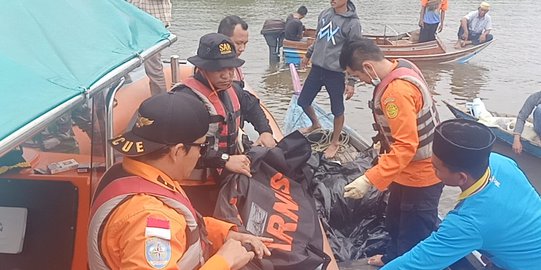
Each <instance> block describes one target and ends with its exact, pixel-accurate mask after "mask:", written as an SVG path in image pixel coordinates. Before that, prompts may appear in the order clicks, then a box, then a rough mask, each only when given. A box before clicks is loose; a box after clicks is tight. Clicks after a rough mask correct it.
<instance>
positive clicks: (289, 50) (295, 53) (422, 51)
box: [283, 29, 494, 65]
mask: <svg viewBox="0 0 541 270" xmlns="http://www.w3.org/2000/svg"><path fill="white" fill-rule="evenodd" d="M304 35H305V37H306V38H304V39H303V40H301V41H290V40H284V43H283V46H284V48H283V55H284V61H285V63H286V64H289V63H293V64H295V65H298V64H299V63H300V60H301V59H302V57H303V56H304V55H305V54H306V50H307V49H308V47H310V46H311V45H312V44H313V43H314V40H315V37H316V31H315V29H307V30H306V31H305V33H304ZM418 36H419V30H415V31H410V32H406V33H401V34H398V33H397V34H394V35H387V34H386V31H385V32H384V34H383V35H372V34H367V35H363V37H365V38H368V39H372V40H374V42H375V43H376V44H377V45H378V46H379V47H380V49H381V51H382V52H383V54H384V55H385V57H387V58H389V59H396V58H404V59H407V60H410V61H412V62H415V63H420V62H430V63H441V64H443V63H452V62H456V63H466V62H468V61H469V60H470V59H472V58H473V57H474V56H475V55H476V54H478V53H479V52H481V51H482V50H483V49H485V48H486V47H488V46H489V45H490V44H492V42H494V40H491V41H488V42H485V43H481V44H478V45H466V46H464V47H462V48H460V49H455V47H454V43H452V42H450V43H448V44H446V43H444V42H443V41H442V40H441V39H440V38H439V37H436V39H435V40H432V41H427V42H422V43H419V42H417V40H418Z"/></svg>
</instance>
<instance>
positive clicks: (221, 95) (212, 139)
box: [172, 33, 276, 215]
mask: <svg viewBox="0 0 541 270" xmlns="http://www.w3.org/2000/svg"><path fill="white" fill-rule="evenodd" d="M188 61H190V62H191V63H192V64H194V65H195V67H196V69H195V74H194V76H193V77H190V78H188V79H186V80H184V81H183V82H182V84H181V85H177V86H176V87H174V88H173V89H172V91H175V92H186V93H189V94H191V95H193V96H195V97H197V98H198V99H199V100H200V101H201V102H203V103H204V104H205V106H206V107H207V108H208V110H209V112H210V114H211V123H210V127H209V131H208V133H207V137H208V141H209V143H210V146H209V150H208V151H207V153H206V154H205V155H203V156H202V157H201V159H200V160H199V162H198V164H197V166H196V170H195V171H194V173H192V175H191V176H190V177H189V180H191V181H184V182H183V183H184V186H188V185H189V186H190V188H188V189H187V192H188V196H189V197H191V198H196V197H205V198H207V200H205V201H202V200H199V201H196V203H200V204H199V205H196V208H197V209H200V210H201V211H202V213H203V214H207V215H211V214H212V213H213V211H214V206H215V202H216V198H217V197H218V196H217V194H218V193H217V192H218V186H217V185H216V180H219V179H221V178H222V176H223V174H224V173H241V174H244V175H247V176H251V174H250V160H249V159H248V157H247V156H246V155H244V154H242V153H241V152H240V150H239V142H238V132H239V128H240V126H241V122H242V121H243V120H246V121H248V122H250V123H252V125H253V126H254V128H255V130H256V131H257V132H258V133H259V134H260V136H259V138H258V139H257V141H258V142H261V144H262V145H264V146H267V147H272V146H275V145H276V142H275V140H274V138H273V136H272V130H271V127H270V125H269V121H268V119H267V118H266V117H265V113H264V112H263V110H262V109H261V107H260V104H259V99H257V98H256V97H255V96H254V95H252V94H251V93H250V92H248V91H245V90H243V89H242V88H241V87H239V85H238V84H236V83H233V80H234V79H235V69H236V68H238V67H240V66H242V65H243V64H244V60H241V59H239V58H238V57H237V54H236V51H235V46H234V44H233V42H232V41H231V40H230V39H229V38H228V37H226V36H225V35H222V34H219V33H211V34H207V35H204V36H202V37H201V39H200V41H199V48H198V49H197V55H195V56H192V57H189V58H188Z"/></svg>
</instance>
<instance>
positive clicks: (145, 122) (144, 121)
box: [135, 114, 154, 128]
mask: <svg viewBox="0 0 541 270" xmlns="http://www.w3.org/2000/svg"><path fill="white" fill-rule="evenodd" d="M152 123H154V120H150V119H148V118H146V117H144V116H141V115H140V114H137V121H136V122H135V126H136V127H138V128H141V127H144V126H150V125H152Z"/></svg>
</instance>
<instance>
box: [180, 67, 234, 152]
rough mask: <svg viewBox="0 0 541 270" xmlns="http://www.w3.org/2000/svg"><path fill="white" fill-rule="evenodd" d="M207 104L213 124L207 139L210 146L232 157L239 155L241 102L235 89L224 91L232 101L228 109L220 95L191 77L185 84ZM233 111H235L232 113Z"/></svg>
mask: <svg viewBox="0 0 541 270" xmlns="http://www.w3.org/2000/svg"><path fill="white" fill-rule="evenodd" d="M183 84H184V85H186V86H187V87H189V88H190V89H192V91H193V92H194V93H195V94H196V95H197V96H198V97H199V98H200V99H201V100H202V101H203V102H204V103H205V105H206V106H207V108H208V109H209V112H210V115H211V124H210V126H209V131H208V132H207V137H209V143H210V146H211V147H212V148H213V149H215V150H221V151H223V152H226V153H228V154H230V155H234V154H237V151H238V146H237V136H238V129H239V127H240V116H241V110H240V101H239V97H238V96H237V93H236V92H235V89H233V87H229V88H228V89H226V90H223V91H225V92H226V93H227V95H228V96H229V100H231V107H232V108H229V109H228V108H227V105H226V104H224V101H222V100H220V97H219V96H218V93H217V92H215V91H213V90H211V89H210V88H209V87H207V86H206V85H204V84H203V83H201V82H200V81H198V80H197V79H195V78H194V77H190V78H188V79H186V80H185V81H184V82H183ZM231 109H232V110H233V111H231Z"/></svg>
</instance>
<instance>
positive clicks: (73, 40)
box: [0, 0, 176, 156]
mask: <svg viewBox="0 0 541 270" xmlns="http://www.w3.org/2000/svg"><path fill="white" fill-rule="evenodd" d="M0 18H2V23H1V24H0V37H1V41H0V70H1V75H0V92H1V93H2V94H1V98H0V110H1V113H0V156H1V155H2V154H3V153H5V152H6V151H8V150H10V149H9V148H10V147H13V146H14V140H17V138H14V137H20V134H17V132H20V130H24V129H28V127H29V126H32V125H35V124H37V123H36V122H42V119H41V118H42V117H43V116H44V115H46V114H47V113H50V112H51V111H55V110H56V111H58V113H61V112H62V110H64V111H65V110H67V109H69V106H67V104H69V103H74V102H75V101H76V102H79V103H80V102H83V101H84V99H85V98H86V97H87V96H89V95H92V94H93V93H94V92H97V91H98V90H101V89H103V88H104V87H106V86H108V84H110V83H111V80H109V81H106V82H107V83H108V84H107V85H106V84H105V81H104V80H103V79H104V77H107V76H109V77H110V76H111V75H110V74H111V73H112V72H113V71H114V72H115V74H117V75H118V76H117V77H115V78H118V77H119V76H122V75H124V74H125V73H127V72H129V71H130V69H133V68H135V67H136V66H138V65H140V64H141V60H143V59H144V58H145V57H148V56H150V55H152V54H154V53H155V52H157V51H159V50H161V49H163V48H164V47H166V46H168V45H170V43H172V42H173V41H175V40H176V37H175V36H174V35H172V34H171V33H170V32H169V31H168V30H167V29H166V28H165V27H164V26H163V24H162V23H161V22H160V21H159V20H157V19H155V18H154V17H152V16H150V15H148V14H147V13H145V12H144V11H142V10H140V9H138V8H137V7H134V6H132V5H131V4H129V3H127V2H126V1H124V0H92V1H89V0H55V1H54V2H51V1H34V0H18V1H4V2H3V4H2V8H0ZM129 63H131V65H128V64H129ZM109 79H112V77H110V78H109ZM40 117H41V118H40ZM15 135H16V136H15ZM19 142H20V141H19Z"/></svg>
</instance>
